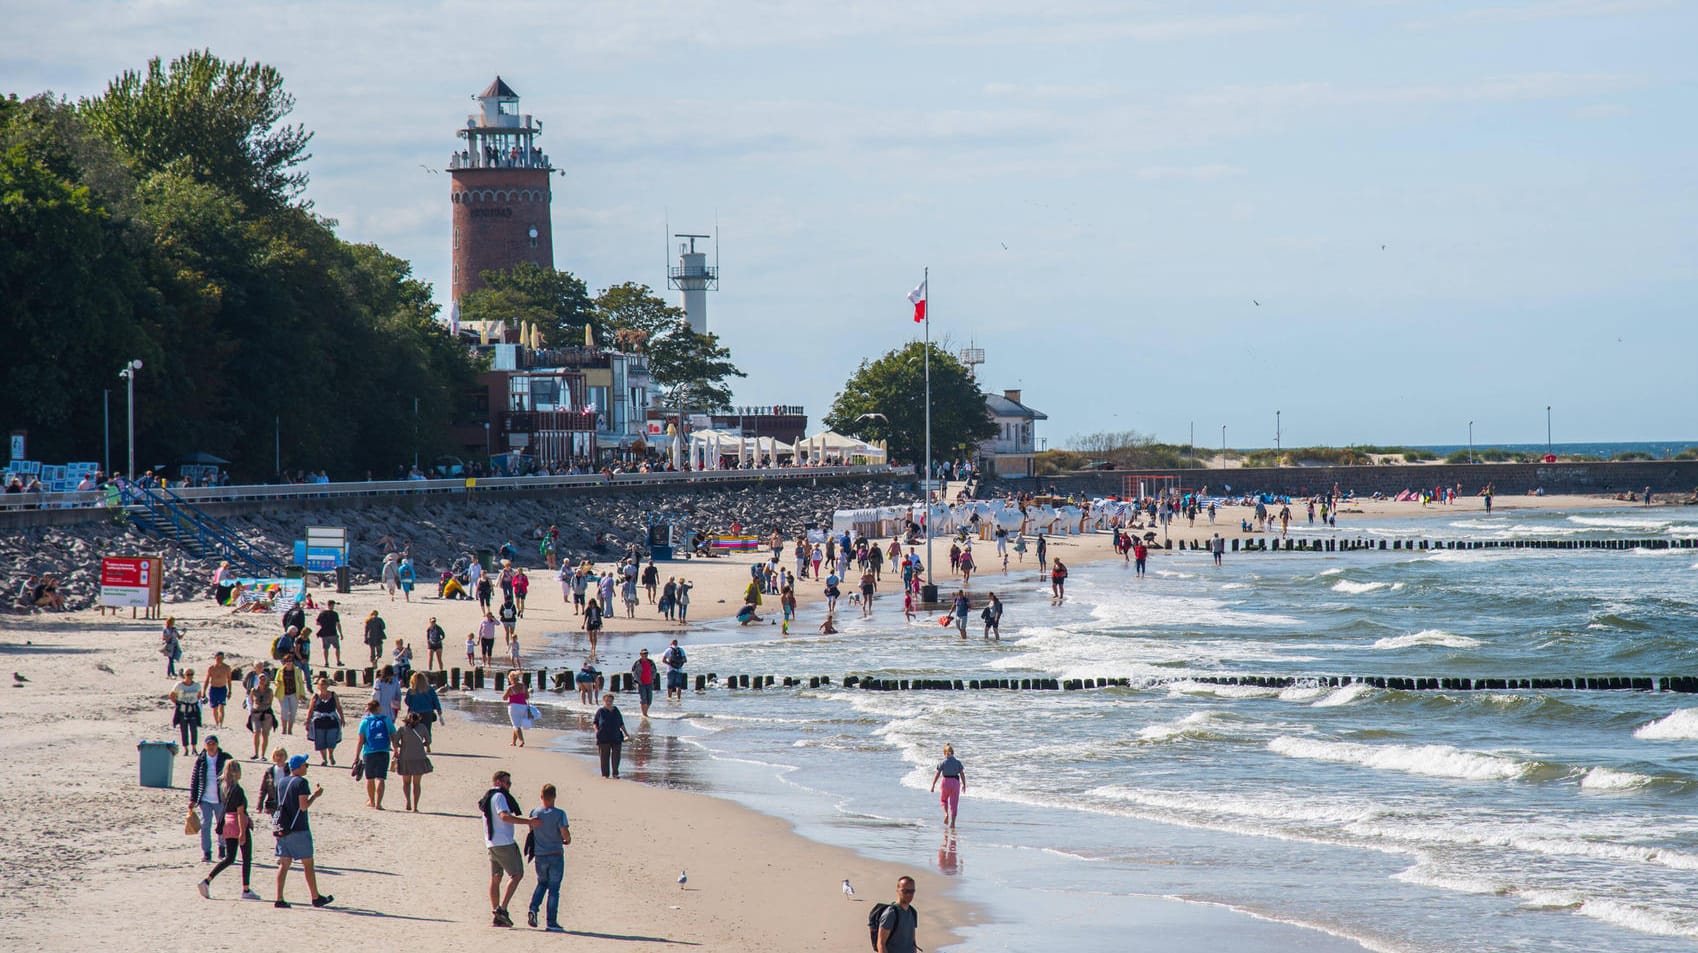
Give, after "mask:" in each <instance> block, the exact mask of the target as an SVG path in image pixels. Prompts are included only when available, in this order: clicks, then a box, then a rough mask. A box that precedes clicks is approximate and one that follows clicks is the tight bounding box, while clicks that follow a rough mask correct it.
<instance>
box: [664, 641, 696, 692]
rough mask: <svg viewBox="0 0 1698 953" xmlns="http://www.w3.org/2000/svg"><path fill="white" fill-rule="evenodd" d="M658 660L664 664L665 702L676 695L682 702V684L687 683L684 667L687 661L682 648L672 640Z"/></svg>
mask: <svg viewBox="0 0 1698 953" xmlns="http://www.w3.org/2000/svg"><path fill="white" fill-rule="evenodd" d="M660 660H661V661H662V662H664V663H666V700H667V701H671V700H672V698H673V696H674V694H676V696H677V698H678V700H679V701H683V700H684V683H685V682H686V681H687V676H685V674H684V665H685V663H686V662H688V661H689V659H688V657H686V656H685V654H684V647H683V646H681V645H679V644H678V640H677V639H673V640H672V644H671V645H669V646H667V647H666V651H665V652H663V653H662V654H661V656H660Z"/></svg>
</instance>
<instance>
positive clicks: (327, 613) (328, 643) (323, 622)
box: [317, 599, 342, 668]
mask: <svg viewBox="0 0 1698 953" xmlns="http://www.w3.org/2000/svg"><path fill="white" fill-rule="evenodd" d="M317 621H318V644H319V647H320V648H321V649H322V650H323V652H324V667H325V668H329V667H330V653H331V652H332V651H334V652H335V653H336V664H337V666H338V667H340V666H341V664H342V614H341V613H339V612H337V611H336V600H335V599H332V600H330V601H329V602H326V603H325V604H324V611H322V612H320V613H319V614H318V620H317Z"/></svg>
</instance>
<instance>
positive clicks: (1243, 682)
mask: <svg viewBox="0 0 1698 953" xmlns="http://www.w3.org/2000/svg"><path fill="white" fill-rule="evenodd" d="M509 671H510V670H503V669H495V670H490V669H483V668H475V669H466V670H464V671H462V670H461V669H458V668H454V669H448V670H446V671H437V672H425V673H424V674H425V676H426V677H428V678H429V679H430V681H431V683H432V684H433V685H435V686H436V687H438V688H452V689H459V690H466V691H475V690H478V689H483V688H490V689H498V688H501V687H503V686H504V685H505V684H506V679H507V675H508V672H509ZM549 674H550V673H549V670H548V669H545V668H538V669H535V670H531V671H523V670H521V671H519V680H520V682H521V684H523V685H524V686H525V689H526V690H527V691H529V690H531V689H535V690H537V691H545V690H548V689H552V690H554V691H556V692H563V691H566V690H567V689H569V688H572V687H573V686H574V679H575V677H576V673H575V672H572V671H556V672H554V673H553V681H552V682H551V681H550V679H549ZM601 677H602V679H603V684H604V686H605V687H604V690H605V691H613V692H634V691H636V690H637V683H636V679H635V678H634V677H633V676H632V675H631V673H630V672H604V673H601ZM331 678H332V680H334V681H335V682H336V683H337V684H338V685H346V686H349V687H359V686H362V685H363V686H365V687H369V686H370V685H371V684H372V682H373V678H374V670H373V669H370V668H367V669H337V670H335V671H334V672H333V673H332V674H331ZM686 681H687V683H689V682H693V683H694V687H695V690H696V691H698V692H705V691H708V690H710V689H713V688H725V689H730V690H746V691H761V690H763V689H767V688H802V687H806V688H822V687H826V688H829V687H831V686H832V685H834V684H836V685H841V686H843V687H844V688H857V689H861V690H863V691H878V692H909V691H915V692H925V691H944V692H949V691H954V692H960V691H987V690H1001V691H1040V692H1041V691H1068V692H1071V691H1086V690H1094V689H1103V688H1139V689H1145V688H1159V687H1162V686H1165V685H1173V684H1181V683H1195V684H1200V685H1220V686H1231V687H1241V688H1272V689H1287V688H1348V687H1350V686H1352V685H1365V686H1368V687H1370V688H1383V689H1390V690H1393V691H1405V692H1470V691H1578V692H1601V691H1631V692H1675V693H1679V694H1687V695H1691V694H1698V676H1693V675H1565V676H1544V677H1530V676H1529V677H1515V678H1509V677H1504V678H1463V677H1460V676H1442V675H1439V676H1407V675H1192V676H1187V677H1184V678H1169V679H1146V678H1140V679H1132V678H1065V679H1058V678H1045V677H1036V678H1032V677H1027V678H881V677H877V676H872V675H846V676H843V677H842V678H841V679H838V680H836V681H833V679H832V677H831V676H830V675H726V676H723V677H721V676H720V675H719V674H717V673H713V672H710V673H708V674H706V675H695V676H691V677H689V678H687V680H686ZM662 685H664V681H663V682H662ZM658 687H661V686H657V688H658Z"/></svg>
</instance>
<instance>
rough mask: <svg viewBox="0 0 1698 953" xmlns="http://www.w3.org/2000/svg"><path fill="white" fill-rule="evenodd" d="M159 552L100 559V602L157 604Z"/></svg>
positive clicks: (160, 572)
mask: <svg viewBox="0 0 1698 953" xmlns="http://www.w3.org/2000/svg"><path fill="white" fill-rule="evenodd" d="M163 569H164V567H163V565H162V561H161V560H160V558H159V557H158V556H107V557H104V558H102V559H101V560H100V604H101V605H103V606H113V607H116V606H132V607H137V608H146V607H148V606H155V605H158V604H159V590H160V583H161V582H162V581H163V580H161V579H160V576H161V574H162V572H163Z"/></svg>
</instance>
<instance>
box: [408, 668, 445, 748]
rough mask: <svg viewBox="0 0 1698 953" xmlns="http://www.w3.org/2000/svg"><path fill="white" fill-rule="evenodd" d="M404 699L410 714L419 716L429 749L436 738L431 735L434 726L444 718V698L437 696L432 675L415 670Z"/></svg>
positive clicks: (422, 732)
mask: <svg viewBox="0 0 1698 953" xmlns="http://www.w3.org/2000/svg"><path fill="white" fill-rule="evenodd" d="M403 701H405V702H406V704H407V712H408V713H409V714H417V715H418V716H419V728H420V733H421V734H422V735H423V736H424V743H425V749H426V750H429V749H430V746H431V744H432V742H433V740H434V739H433V738H432V737H431V732H432V730H433V727H434V726H435V724H436V723H437V722H439V721H441V720H442V699H441V698H439V697H437V694H436V686H435V685H432V684H431V683H430V677H429V676H427V675H425V673H423V672H414V673H413V678H412V681H410V682H408V683H407V695H406V697H405V698H404V699H403Z"/></svg>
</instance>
